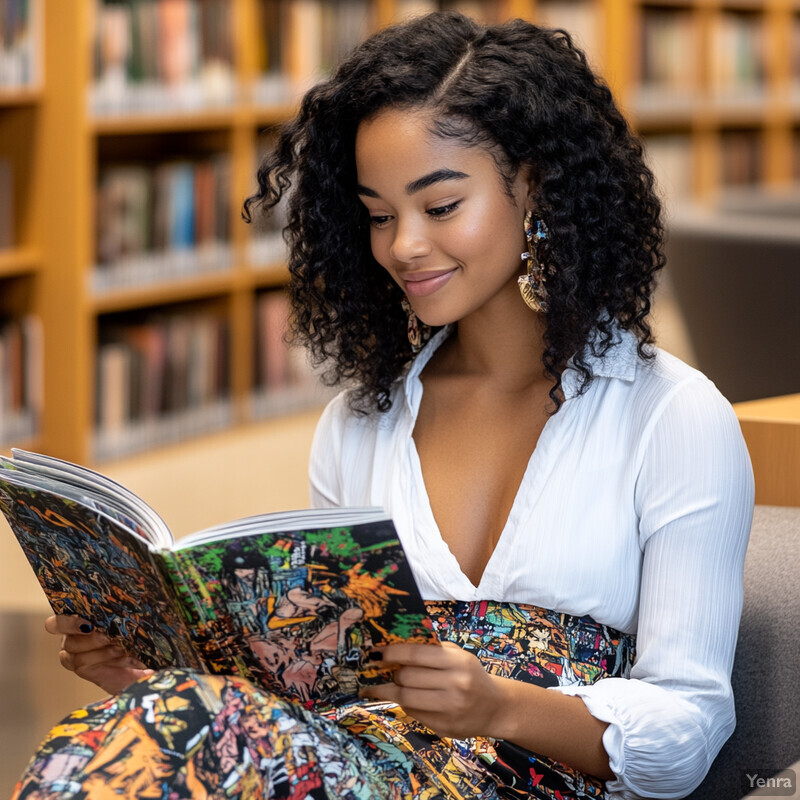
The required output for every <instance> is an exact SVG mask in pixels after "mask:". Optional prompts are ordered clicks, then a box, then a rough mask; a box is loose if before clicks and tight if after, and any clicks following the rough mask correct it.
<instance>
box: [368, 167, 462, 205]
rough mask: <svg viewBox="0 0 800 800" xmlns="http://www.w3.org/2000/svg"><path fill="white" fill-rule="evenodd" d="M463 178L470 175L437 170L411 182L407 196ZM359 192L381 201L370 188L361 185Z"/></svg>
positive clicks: (456, 171) (407, 189)
mask: <svg viewBox="0 0 800 800" xmlns="http://www.w3.org/2000/svg"><path fill="white" fill-rule="evenodd" d="M463 178H469V175H467V173H466V172H459V171H458V170H455V169H446V168H445V169H435V170H434V171H433V172H429V173H428V174H427V175H423V176H422V177H421V178H417V179H416V180H413V181H411V183H408V184H406V194H414V193H416V192H420V191H422V190H423V189H427V188H428V187H429V186H433V184H434V183H440V182H441V181H459V180H462V179H463ZM357 190H358V193H359V194H363V195H364V196H365V197H374V198H377V199H380V195H379V194H378V193H377V192H376V191H375V190H374V189H370V188H369V187H368V186H362V185H361V184H359V185H358V187H357Z"/></svg>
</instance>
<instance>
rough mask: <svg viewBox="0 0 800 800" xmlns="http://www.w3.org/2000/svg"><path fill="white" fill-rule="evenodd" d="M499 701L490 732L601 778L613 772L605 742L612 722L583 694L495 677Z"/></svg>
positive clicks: (610, 775) (611, 775)
mask: <svg viewBox="0 0 800 800" xmlns="http://www.w3.org/2000/svg"><path fill="white" fill-rule="evenodd" d="M494 680H496V681H497V682H498V685H497V689H498V695H499V697H500V698H501V702H500V704H499V705H498V709H497V714H496V716H495V718H494V720H493V724H492V729H491V731H487V733H488V735H490V736H492V737H494V738H496V739H505V740H507V741H509V742H514V744H517V745H519V746H520V747H524V748H525V749H526V750H531V751H532V752H534V753H539V754H540V755H544V756H548V757H550V758H554V759H556V760H557V761H562V762H563V763H565V764H568V765H569V766H571V767H574V768H575V769H578V770H580V771H581V772H586V773H589V774H590V775H595V776H597V777H598V778H601V779H603V780H609V779H611V778H613V777H614V773H613V772H612V771H611V768H610V767H609V763H608V754H607V753H606V751H605V748H604V747H603V733H604V732H605V730H606V728H607V727H608V723H606V722H602V721H600V720H598V719H596V718H595V717H593V716H592V715H591V714H590V713H589V709H588V708H586V704H585V703H584V702H583V700H581V699H580V698H579V697H572V696H569V695H564V694H562V693H561V692H557V691H552V692H551V691H549V690H547V689H544V688H542V687H540V686H534V685H531V684H529V683H523V682H521V681H516V680H511V679H510V678H500V677H495V678H494Z"/></svg>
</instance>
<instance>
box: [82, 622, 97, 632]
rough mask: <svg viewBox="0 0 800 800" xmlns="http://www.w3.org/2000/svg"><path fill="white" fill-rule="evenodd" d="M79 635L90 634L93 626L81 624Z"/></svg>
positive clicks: (85, 623)
mask: <svg viewBox="0 0 800 800" xmlns="http://www.w3.org/2000/svg"><path fill="white" fill-rule="evenodd" d="M80 627H81V633H91V632H92V631H93V630H94V625H92V623H91V622H81V626H80Z"/></svg>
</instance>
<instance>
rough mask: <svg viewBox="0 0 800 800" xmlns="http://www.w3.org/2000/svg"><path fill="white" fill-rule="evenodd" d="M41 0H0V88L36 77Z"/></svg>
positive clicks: (28, 82)
mask: <svg viewBox="0 0 800 800" xmlns="http://www.w3.org/2000/svg"><path fill="white" fill-rule="evenodd" d="M41 5H42V0H0V89H4V90H7V89H24V88H29V87H32V86H35V85H36V84H37V83H38V81H39V69H40V67H39V63H40V50H41V32H40V25H41V20H40V14H41Z"/></svg>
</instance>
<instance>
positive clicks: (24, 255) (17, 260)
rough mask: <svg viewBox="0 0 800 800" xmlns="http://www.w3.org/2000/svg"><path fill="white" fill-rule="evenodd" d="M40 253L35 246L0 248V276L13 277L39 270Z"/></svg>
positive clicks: (40, 266) (40, 263)
mask: <svg viewBox="0 0 800 800" xmlns="http://www.w3.org/2000/svg"><path fill="white" fill-rule="evenodd" d="M41 268H42V254H41V252H40V251H39V250H37V249H36V248H35V247H14V248H12V249H11V250H0V277H3V278H5V277H15V276H18V275H27V274H33V273H36V272H39V270H41Z"/></svg>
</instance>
